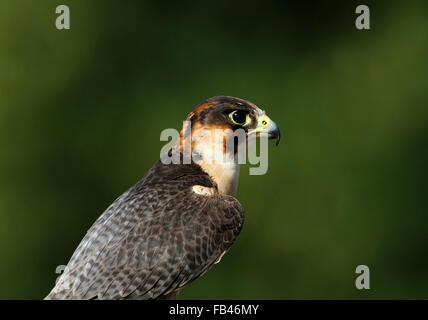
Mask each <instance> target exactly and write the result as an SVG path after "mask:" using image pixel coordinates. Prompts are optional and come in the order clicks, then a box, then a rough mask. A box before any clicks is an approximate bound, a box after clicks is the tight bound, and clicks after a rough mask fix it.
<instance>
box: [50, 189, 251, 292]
mask: <svg viewBox="0 0 428 320" xmlns="http://www.w3.org/2000/svg"><path fill="white" fill-rule="evenodd" d="M161 187H162V186H159V187H157V188H152V187H147V188H144V189H143V190H140V192H138V193H133V192H127V193H125V194H123V195H122V196H121V197H120V198H118V199H117V200H116V201H115V202H114V203H113V204H112V205H111V206H110V207H109V208H108V209H107V210H106V211H105V213H104V214H103V215H102V216H101V217H100V218H99V219H98V220H97V221H96V222H95V223H94V225H93V226H92V227H91V228H90V229H89V231H88V232H87V234H86V236H85V237H84V238H83V240H82V242H81V243H80V245H79V246H78V248H77V249H76V251H75V253H74V254H73V256H72V258H71V260H70V262H69V264H68V265H67V267H66V269H65V271H64V273H63V275H62V276H61V277H60V279H59V281H58V283H57V284H56V286H55V288H54V289H53V290H52V292H51V293H50V294H49V295H48V296H47V297H46V299H92V298H98V299H124V298H138V299H156V298H159V297H161V296H164V295H166V294H169V293H171V292H174V291H175V290H178V289H180V288H182V287H184V286H186V285H187V284H189V283H190V282H192V281H193V280H195V279H196V278H198V277H199V276H200V275H201V274H202V273H203V272H205V271H206V270H208V269H209V268H210V267H211V266H212V264H213V263H214V262H215V261H216V260H217V259H218V258H219V257H220V256H221V255H222V254H223V253H224V252H225V251H226V250H227V249H228V248H229V247H230V246H231V245H232V243H233V242H234V240H235V239H236V237H237V236H238V234H239V232H240V230H241V228H242V224H243V219H244V215H243V209H242V206H241V205H240V203H239V202H238V201H237V200H236V199H235V198H233V197H230V196H223V195H213V196H202V195H198V194H195V193H193V192H191V191H190V188H185V190H183V189H182V188H180V184H179V183H177V184H176V185H174V183H172V184H168V186H163V188H161ZM181 187H182V186H181Z"/></svg>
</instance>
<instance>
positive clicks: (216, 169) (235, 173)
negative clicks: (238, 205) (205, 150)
mask: <svg viewBox="0 0 428 320" xmlns="http://www.w3.org/2000/svg"><path fill="white" fill-rule="evenodd" d="M197 163H198V164H199V165H200V166H201V168H202V170H204V171H205V172H206V173H208V174H209V175H210V177H211V178H212V179H213V180H214V181H215V182H216V183H217V186H218V191H219V192H220V193H221V194H227V195H230V196H233V197H234V196H236V193H237V191H238V183H239V170H240V168H241V166H240V165H239V164H238V163H233V162H215V161H206V160H200V161H198V162H197Z"/></svg>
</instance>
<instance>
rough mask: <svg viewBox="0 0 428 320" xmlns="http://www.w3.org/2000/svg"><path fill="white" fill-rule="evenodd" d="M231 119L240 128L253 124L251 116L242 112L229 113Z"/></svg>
mask: <svg viewBox="0 0 428 320" xmlns="http://www.w3.org/2000/svg"><path fill="white" fill-rule="evenodd" d="M229 118H230V120H232V122H233V123H234V124H236V125H238V126H242V127H245V126H247V125H249V124H250V123H251V118H250V115H249V114H248V113H247V112H245V111H242V110H235V111H232V112H231V113H229Z"/></svg>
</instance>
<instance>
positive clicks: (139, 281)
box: [45, 96, 280, 299]
mask: <svg viewBox="0 0 428 320" xmlns="http://www.w3.org/2000/svg"><path fill="white" fill-rule="evenodd" d="M186 120H187V121H188V123H190V124H191V128H190V132H191V134H186V132H185V130H184V129H185V128H184V126H183V128H182V130H181V132H180V138H179V139H177V142H176V144H175V145H174V146H173V147H171V149H170V151H169V153H168V154H169V155H171V154H172V152H173V151H174V150H178V152H179V155H180V159H181V160H182V159H183V156H184V155H183V152H184V150H183V146H184V144H185V142H186V141H187V142H189V143H190V144H191V146H192V148H193V152H195V153H197V154H198V156H199V157H197V158H196V159H193V158H192V160H191V161H190V163H187V164H186V163H182V161H180V163H165V161H161V160H162V158H161V159H160V160H158V161H157V162H156V163H155V164H154V165H153V167H152V168H151V169H150V170H149V171H148V173H147V174H146V175H145V176H144V177H143V178H142V179H141V180H140V181H138V182H137V183H136V184H135V185H134V186H132V187H131V188H130V189H128V190H127V191H126V192H125V193H123V194H122V195H121V196H120V197H119V198H117V199H116V200H115V201H114V202H113V203H112V204H111V205H110V206H109V207H108V208H107V209H106V210H105V212H104V213H103V214H102V215H101V216H100V217H99V218H98V219H97V220H96V221H95V223H94V224H93V225H92V226H91V228H90V229H89V230H88V232H87V233H86V235H85V237H84V238H83V240H82V241H81V242H80V244H79V246H78V248H77V249H76V251H75V252H74V254H73V255H72V257H71V259H70V261H69V263H68V265H67V267H66V268H65V270H64V273H63V274H62V275H61V277H60V278H59V279H58V281H57V283H56V285H55V287H54V288H53V289H52V291H51V292H50V293H49V295H48V296H47V297H46V298H45V299H175V298H177V295H178V293H179V291H180V290H181V289H183V288H184V287H185V286H187V285H188V284H190V283H191V282H192V281H194V280H195V279H197V278H198V277H200V276H201V275H202V274H203V273H205V272H206V271H208V270H209V269H210V268H211V267H212V266H213V264H215V263H217V262H218V261H219V260H220V259H221V257H222V256H223V254H224V253H225V252H226V251H227V250H228V249H229V248H230V246H231V245H232V244H233V242H234V241H235V239H236V238H237V236H238V234H239V233H240V231H241V228H242V225H243V222H244V210H243V208H242V206H241V204H240V203H239V202H238V200H237V199H236V198H235V195H236V191H237V187H238V178H239V167H240V165H239V163H236V162H234V163H232V164H230V163H227V162H224V163H223V162H221V161H215V160H213V159H208V153H210V152H209V151H208V150H212V149H210V148H209V147H210V146H209V144H210V141H211V140H207V139H199V140H198V139H195V140H191V141H189V139H191V136H192V134H193V133H194V132H195V131H196V130H197V129H203V130H208V131H210V130H213V129H222V130H224V129H231V130H229V131H230V132H233V131H235V130H237V129H243V130H244V132H245V134H246V137H247V139H248V137H249V136H250V134H252V133H255V134H256V135H257V136H258V137H260V136H262V135H264V136H266V137H268V138H269V139H276V140H277V144H278V142H279V139H280V132H279V129H278V126H277V125H276V124H275V123H274V122H273V121H272V120H271V119H270V118H269V117H268V116H267V115H266V114H265V112H264V111H262V110H261V109H259V108H258V107H257V106H256V105H254V104H253V103H251V102H249V101H246V100H243V99H239V98H234V97H227V96H218V97H213V98H210V99H207V100H205V101H204V102H203V103H201V104H200V105H199V106H197V107H196V108H195V109H194V110H193V111H192V112H191V113H190V114H189V115H188V117H187V119H186ZM235 147H236V146H235ZM235 149H236V148H233V152H236V150H235ZM219 150H223V151H220V152H227V150H226V149H225V148H220V149H219Z"/></svg>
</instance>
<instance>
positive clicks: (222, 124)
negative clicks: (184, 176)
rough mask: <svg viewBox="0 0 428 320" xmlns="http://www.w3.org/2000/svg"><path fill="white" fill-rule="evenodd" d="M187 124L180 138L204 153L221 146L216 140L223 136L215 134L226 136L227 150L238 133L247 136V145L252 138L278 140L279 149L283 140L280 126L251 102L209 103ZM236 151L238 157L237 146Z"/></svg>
mask: <svg viewBox="0 0 428 320" xmlns="http://www.w3.org/2000/svg"><path fill="white" fill-rule="evenodd" d="M185 123H187V125H186V124H185V125H184V126H183V129H182V130H181V134H180V138H181V139H180V140H181V142H185V141H186V140H190V139H189V138H191V139H192V142H191V145H192V150H199V151H200V152H202V153H203V150H206V149H207V147H208V146H212V145H214V144H217V143H219V141H217V140H216V137H219V135H218V134H217V135H216V133H215V132H221V133H222V135H223V137H224V139H223V138H222V137H220V138H222V139H221V140H222V141H221V144H223V145H224V147H225V145H226V143H227V142H228V140H229V139H231V138H234V137H236V132H237V131H241V132H242V133H244V134H245V136H246V142H248V141H249V140H250V139H251V138H254V139H253V140H255V139H259V138H261V137H267V138H268V139H276V145H278V144H279V141H280V138H281V134H280V131H279V128H278V126H277V125H276V123H275V122H273V121H272V120H271V119H270V118H269V117H268V116H267V115H266V114H265V112H264V111H263V110H261V109H260V108H259V107H257V106H256V105H255V104H253V103H251V102H249V101H247V100H244V99H239V98H235V97H229V96H217V97H212V98H209V99H207V100H205V101H204V102H202V103H201V104H200V105H198V106H197V107H196V108H195V109H194V110H193V111H192V112H191V113H190V114H189V115H188V117H187V119H186V122H185ZM186 126H188V127H186ZM234 134H235V136H234ZM223 149H224V150H223V152H226V150H225V148H223ZM232 151H233V153H236V151H237V149H236V143H235V148H233V150H232ZM201 155H202V156H204V154H201Z"/></svg>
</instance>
